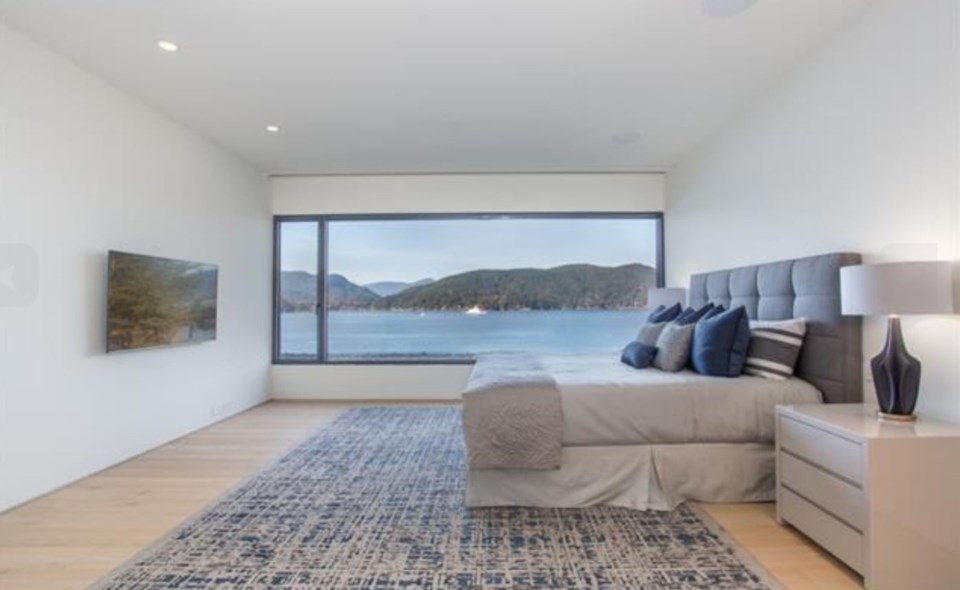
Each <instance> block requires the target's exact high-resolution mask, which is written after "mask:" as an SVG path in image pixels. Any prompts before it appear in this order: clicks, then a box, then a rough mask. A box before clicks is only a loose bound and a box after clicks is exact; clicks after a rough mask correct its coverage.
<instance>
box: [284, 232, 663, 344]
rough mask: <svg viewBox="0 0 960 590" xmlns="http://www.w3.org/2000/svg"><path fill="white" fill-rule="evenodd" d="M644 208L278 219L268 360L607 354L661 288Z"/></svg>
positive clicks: (657, 238) (656, 240)
mask: <svg viewBox="0 0 960 590" xmlns="http://www.w3.org/2000/svg"><path fill="white" fill-rule="evenodd" d="M662 221H663V220H662V217H661V215H660V214H658V213H651V214H567V215H542V214H540V215H419V216H409V215H392V216H313V217H303V216H297V217H278V218H277V219H276V240H275V247H276V253H275V261H276V271H275V272H276V279H275V301H276V304H275V323H274V334H275V337H274V362H276V363H318V362H321V363H322V362H331V363H336V362H345V363H358V362H469V361H470V360H472V359H473V358H474V357H475V355H477V354H481V353H485V352H499V351H526V352H534V353H542V354H580V353H593V352H614V351H616V350H618V349H620V348H622V347H623V345H624V343H626V342H628V341H629V340H630V339H631V338H633V337H634V335H635V333H636V331H637V328H638V325H639V323H640V322H641V319H642V313H641V312H640V310H641V309H642V308H643V307H644V306H645V305H646V301H647V293H648V291H649V289H650V288H652V287H656V286H658V285H662V284H663V275H662V256H663V252H662V243H663V240H662V232H663V228H662Z"/></svg>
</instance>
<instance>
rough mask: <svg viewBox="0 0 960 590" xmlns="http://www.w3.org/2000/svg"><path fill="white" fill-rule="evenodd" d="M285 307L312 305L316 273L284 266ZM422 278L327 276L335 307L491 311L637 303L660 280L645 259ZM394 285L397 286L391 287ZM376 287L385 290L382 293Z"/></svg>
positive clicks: (631, 306) (288, 309) (330, 302)
mask: <svg viewBox="0 0 960 590" xmlns="http://www.w3.org/2000/svg"><path fill="white" fill-rule="evenodd" d="M280 281H281V283H280V284H281V297H282V300H281V310H282V311H286V312H292V311H312V310H313V309H314V307H315V305H316V295H315V294H316V284H317V279H316V276H315V275H312V274H309V273H306V272H303V271H284V272H283V273H282V275H281V278H280ZM418 283H419V284H409V283H397V282H390V283H389V284H388V285H387V286H386V287H384V284H385V283H371V284H368V285H365V286H361V285H357V284H355V283H352V282H351V281H349V280H348V279H347V278H346V277H344V276H343V275H339V274H331V275H329V277H328V279H327V294H328V301H327V306H328V308H329V309H331V310H334V311H336V310H344V311H346V310H397V311H420V310H434V311H465V310H467V309H470V308H471V307H474V306H478V307H480V308H482V309H485V310H490V311H508V310H528V309H529V310H566V309H570V310H588V309H608V310H611V309H636V308H638V307H642V306H643V305H644V304H645V303H646V301H647V292H648V290H649V289H650V288H651V287H653V286H655V285H656V271H655V270H654V269H653V268H651V267H649V266H646V265H643V264H627V265H624V266H617V267H604V266H595V265H591V264H571V265H565V266H558V267H555V268H548V269H540V268H517V269H507V270H474V271H469V272H465V273H460V274H456V275H451V276H449V277H444V278H442V279H439V280H436V281H433V280H431V279H424V280H423V281H418ZM393 289H399V290H397V291H394V292H392V293H391V291H392V290H393ZM378 290H379V291H380V292H382V293H386V294H385V295H381V294H380V293H378Z"/></svg>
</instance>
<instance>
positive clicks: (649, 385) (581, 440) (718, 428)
mask: <svg viewBox="0 0 960 590" xmlns="http://www.w3.org/2000/svg"><path fill="white" fill-rule="evenodd" d="M540 360H541V362H542V363H543V365H544V367H545V368H546V369H547V370H548V371H549V372H550V374H551V375H553V377H554V378H555V379H556V381H557V385H558V386H559V388H560V395H561V399H562V403H563V420H564V433H563V445H564V446H611V445H638V444H644V445H646V444H682V443H769V442H772V441H773V436H774V408H775V407H776V405H777V404H804V403H820V402H821V401H822V398H821V394H820V391H819V390H817V388H815V387H814V386H813V385H811V384H809V383H807V382H806V381H803V380H802V379H797V378H793V379H788V380H785V381H774V380H771V379H764V378H762V377H754V376H750V375H743V376H740V377H736V378H727V377H707V376H704V375H699V374H697V373H694V372H692V371H681V372H679V373H665V372H663V371H660V370H658V369H640V370H638V369H634V368H633V367H630V366H627V365H625V364H623V363H621V362H620V361H619V359H618V358H617V357H616V356H614V355H609V354H606V355H578V356H544V357H541V358H540Z"/></svg>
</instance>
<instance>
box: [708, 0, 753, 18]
mask: <svg viewBox="0 0 960 590" xmlns="http://www.w3.org/2000/svg"><path fill="white" fill-rule="evenodd" d="M756 3H757V0H702V1H701V10H703V13H704V14H706V15H707V16H711V17H713V18H726V17H728V16H736V15H738V14H740V13H742V12H746V11H747V10H748V9H749V8H750V7H751V6H753V5H754V4H756Z"/></svg>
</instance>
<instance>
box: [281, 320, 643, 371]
mask: <svg viewBox="0 0 960 590" xmlns="http://www.w3.org/2000/svg"><path fill="white" fill-rule="evenodd" d="M645 315H646V312H643V311H501V312H493V311H491V312H488V313H487V314H485V315H468V314H465V313H458V312H424V313H419V312H330V313H329V318H330V325H329V327H328V338H329V348H328V356H329V357H330V358H331V359H334V360H335V359H337V358H365V357H371V356H382V355H396V356H405V357H422V356H430V357H446V356H470V355H474V354H477V353H483V352H496V351H528V352H536V353H542V354H579V353H591V352H611V353H613V352H616V351H619V350H621V349H622V348H623V347H624V346H626V344H627V343H628V342H630V341H631V340H633V339H634V338H635V337H636V334H637V331H638V330H639V328H640V324H641V323H642V322H643V319H644V317H645ZM316 339H317V316H315V315H314V314H311V313H289V314H283V315H281V317H280V342H281V351H282V353H283V354H282V356H285V357H297V356H301V355H312V354H314V353H315V351H316Z"/></svg>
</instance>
